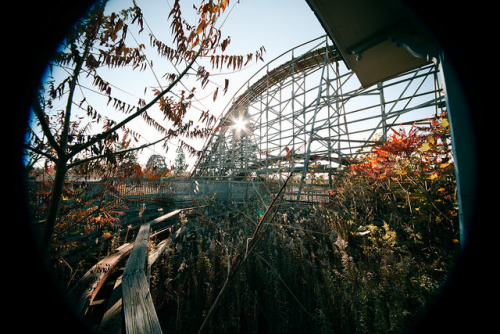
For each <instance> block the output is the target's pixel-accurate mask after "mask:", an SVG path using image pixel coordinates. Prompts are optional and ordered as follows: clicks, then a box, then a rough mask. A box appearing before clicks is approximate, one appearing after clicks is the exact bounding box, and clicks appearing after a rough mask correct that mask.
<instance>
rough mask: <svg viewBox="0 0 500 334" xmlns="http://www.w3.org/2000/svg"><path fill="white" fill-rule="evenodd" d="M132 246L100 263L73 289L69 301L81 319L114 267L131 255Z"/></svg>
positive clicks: (124, 247)
mask: <svg viewBox="0 0 500 334" xmlns="http://www.w3.org/2000/svg"><path fill="white" fill-rule="evenodd" d="M132 246H133V244H125V245H123V246H122V247H120V249H119V250H117V251H116V252H115V253H113V254H111V255H110V256H108V257H106V258H104V259H102V260H101V261H99V262H98V263H97V264H96V265H94V266H93V267H92V268H90V270H89V271H87V272H86V273H85V275H83V277H82V278H81V279H80V280H79V281H78V282H77V283H76V284H75V285H74V286H73V288H71V290H70V291H69V292H68V299H69V300H70V301H71V302H73V303H74V306H75V311H76V313H77V314H78V315H80V316H81V317H83V316H84V315H85V313H86V311H87V308H88V306H89V305H90V303H92V301H93V300H94V297H95V296H96V295H97V292H99V289H100V288H101V286H102V285H103V284H104V282H105V281H106V278H107V277H108V276H109V275H110V274H111V273H112V272H113V269H114V267H115V266H116V265H117V264H118V263H120V261H121V260H123V259H124V258H125V257H126V256H127V255H128V254H130V252H131V251H132Z"/></svg>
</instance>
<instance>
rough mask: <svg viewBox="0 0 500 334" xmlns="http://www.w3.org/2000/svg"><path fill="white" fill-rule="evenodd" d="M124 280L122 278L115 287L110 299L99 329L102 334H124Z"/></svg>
mask: <svg viewBox="0 0 500 334" xmlns="http://www.w3.org/2000/svg"><path fill="white" fill-rule="evenodd" d="M122 278H123V276H120V277H119V278H118V279H117V280H116V282H115V286H114V287H113V292H112V293H111V297H110V298H109V302H108V307H107V308H106V312H105V313H104V315H103V317H102V321H101V326H100V327H99V333H102V334H121V333H123V330H122V328H123V321H122V318H123V317H122V314H123V307H122V305H123V302H122Z"/></svg>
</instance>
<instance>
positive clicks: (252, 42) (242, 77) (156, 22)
mask: <svg viewBox="0 0 500 334" xmlns="http://www.w3.org/2000/svg"><path fill="white" fill-rule="evenodd" d="M173 2H174V1H173V0H137V1H136V3H137V5H138V6H139V7H141V9H142V11H143V14H144V17H145V20H146V22H147V24H148V27H147V28H146V29H145V32H143V34H142V37H140V38H141V39H142V43H145V44H146V46H149V40H148V33H149V32H148V31H147V30H148V29H149V28H150V29H151V31H152V32H153V33H154V34H155V36H156V37H157V38H159V39H162V40H164V41H170V40H171V37H170V22H168V21H167V17H168V14H169V12H170V10H171V8H172V4H173ZM194 2H198V1H181V11H182V14H183V16H184V17H185V18H186V20H188V21H189V22H192V24H195V23H196V21H195V17H194V15H193V14H194V11H193V8H192V4H193V3H194ZM128 3H130V4H131V3H132V1H128V0H126V1H124V0H111V1H110V2H109V4H108V6H107V10H109V11H118V10H120V9H121V8H124V7H128V6H129V5H128ZM226 16H227V17H226ZM224 20H225V21H224ZM223 21H224V24H223V26H222V31H223V37H225V36H230V37H231V44H230V45H229V46H228V48H227V49H226V52H225V53H226V54H228V55H233V54H234V55H246V54H248V53H253V52H255V50H257V49H259V48H260V47H261V46H264V47H265V49H266V54H265V55H264V60H265V62H268V61H270V60H272V59H274V58H275V57H276V56H278V55H280V54H281V53H283V52H285V51H287V50H289V49H291V48H293V47H295V46H297V45H299V44H301V43H304V42H307V41H309V40H311V39H314V38H316V37H319V36H321V35H324V34H325V32H324V30H323V28H322V27H321V25H320V24H319V22H318V20H317V19H316V17H315V15H314V13H313V12H312V11H311V9H310V8H309V6H308V5H307V3H306V1H305V0H240V1H235V0H232V1H230V2H229V6H228V8H227V9H226V14H225V15H224V16H223V17H222V18H221V19H220V20H219V25H220V24H222V22H223ZM136 37H137V38H139V37H138V36H136ZM153 58H154V55H151V59H152V60H153V64H154V66H153V69H154V71H155V72H156V75H157V76H158V77H161V76H162V75H163V74H164V73H165V72H166V71H173V70H172V69H171V68H169V66H171V65H170V64H165V63H166V62H167V61H166V60H162V59H159V58H158V59H153ZM263 65H264V63H262V62H259V63H255V62H252V63H251V65H249V66H248V67H247V68H246V69H244V70H242V71H240V72H239V73H235V74H221V75H217V76H213V80H214V81H215V82H219V84H220V83H221V82H224V79H226V78H228V79H229V80H230V85H229V90H228V93H227V94H226V95H225V96H222V94H221V93H219V97H218V99H217V101H216V103H213V101H212V98H211V97H212V94H213V91H214V89H215V86H212V87H210V85H209V86H208V87H207V88H206V89H205V90H204V91H202V92H199V93H198V94H199V95H197V98H199V99H200V103H199V104H198V106H199V107H200V108H201V109H204V110H206V109H209V110H210V111H211V112H212V113H213V114H216V115H218V114H220V113H221V112H222V109H223V108H224V107H225V105H226V104H227V103H228V102H229V101H230V100H231V99H232V98H233V95H234V92H235V91H236V90H237V89H238V88H239V87H240V86H241V85H242V84H243V83H244V82H245V81H246V80H247V79H248V78H250V77H251V76H252V75H253V74H254V73H255V72H256V71H258V70H259V69H260V68H261V67H262V66H263ZM278 65H280V63H279V62H278V63H276V64H274V66H278ZM182 69H183V65H180V66H179V67H178V70H180V71H182ZM145 72H146V73H142V74H138V73H134V74H133V75H134V79H131V78H127V77H123V76H122V77H117V78H114V79H113V80H110V81H112V82H115V84H120V87H121V88H123V90H124V91H126V92H128V93H130V92H133V94H134V96H133V97H132V96H131V95H130V94H123V95H122V96H123V98H124V99H127V98H129V99H131V100H130V101H135V100H134V98H135V97H137V96H139V97H141V98H144V97H143V96H142V95H143V92H144V88H145V86H157V84H156V79H154V77H153V76H152V73H151V71H150V70H149V69H148V70H146V71H145ZM211 73H212V74H216V73H218V71H216V70H214V71H211ZM112 75H113V76H114V74H112ZM176 88H177V91H179V90H181V89H184V87H182V86H181V85H179V86H178V87H176ZM186 88H191V86H189V84H186ZM115 91H116V90H115ZM219 91H221V90H219ZM150 96H151V95H148V96H147V98H145V100H146V101H148V98H150ZM196 112H197V111H196V109H194V110H193V113H196ZM117 117H119V116H117ZM122 117H123V116H122ZM193 118H196V117H193ZM196 119H197V118H196ZM140 122H141V121H137V122H135V123H134V128H136V129H138V131H139V132H141V134H142V135H143V136H144V138H145V139H146V140H147V141H154V140H155V139H156V138H160V137H159V136H160V135H159V134H155V133H154V132H152V131H151V129H149V130H147V129H146V128H145V127H144V126H143V125H141V124H140ZM144 131H146V132H144ZM201 146H202V145H201V143H200V144H199V145H198V147H199V148H201ZM175 150H176V148H175V147H171V148H170V150H169V152H168V155H167V160H168V161H171V162H172V163H173V161H174V157H175ZM153 153H158V154H163V153H164V151H163V149H162V148H161V145H156V147H153V148H151V149H146V150H144V151H143V153H142V154H141V156H140V162H141V163H145V162H146V161H147V158H148V157H149V155H151V154H153ZM191 162H192V161H191Z"/></svg>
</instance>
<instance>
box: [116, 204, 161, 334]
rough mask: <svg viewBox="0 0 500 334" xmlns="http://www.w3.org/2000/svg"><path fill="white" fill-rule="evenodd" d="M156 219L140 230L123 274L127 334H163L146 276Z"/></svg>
mask: <svg viewBox="0 0 500 334" xmlns="http://www.w3.org/2000/svg"><path fill="white" fill-rule="evenodd" d="M167 215H168V214H167ZM167 215H165V216H167ZM165 216H162V217H159V218H157V219H160V218H164V217H165ZM157 219H155V220H154V221H151V222H149V223H146V224H143V225H142V226H141V228H140V229H139V232H138V233H137V237H136V239H135V242H134V248H133V249H132V252H131V253H130V256H129V259H128V261H127V265H126V267H125V271H124V273H123V280H122V293H123V313H124V319H125V331H126V333H162V330H161V327H160V322H159V320H158V316H157V315H156V311H155V308H154V304H153V300H152V298H151V293H150V291H149V283H148V281H147V279H146V274H145V268H146V265H147V263H146V256H147V251H148V242H149V233H150V227H151V224H152V223H154V222H156V221H157ZM164 219H166V218H164ZM162 220H163V219H162Z"/></svg>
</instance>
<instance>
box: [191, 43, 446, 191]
mask: <svg viewBox="0 0 500 334" xmlns="http://www.w3.org/2000/svg"><path fill="white" fill-rule="evenodd" d="M273 66H274V68H273ZM438 71H439V70H438V68H437V67H436V66H435V65H434V64H433V63H430V64H426V65H424V66H422V67H419V68H416V69H414V70H411V71H408V72H405V73H403V74H401V75H398V76H396V77H393V78H391V79H388V80H386V81H383V82H379V83H378V84H375V85H372V86H369V87H362V85H361V84H360V83H359V81H358V79H357V77H356V75H355V74H354V72H352V71H351V70H350V69H348V68H347V66H346V65H345V64H344V63H343V62H342V61H341V57H340V55H339V53H338V51H337V50H336V49H335V47H334V46H332V44H331V42H330V41H329V39H328V38H327V37H326V36H323V37H319V38H317V39H315V40H312V41H310V42H307V43H304V44H302V45H300V46H298V47H296V48H294V49H292V50H289V51H288V52H285V53H284V54H282V55H281V56H280V57H278V58H276V59H274V60H273V61H271V62H270V63H268V64H267V65H266V66H264V67H263V68H262V69H261V70H260V71H259V72H257V73H256V74H255V75H254V76H253V77H252V78H251V79H250V80H249V81H248V82H247V83H246V84H245V85H244V86H243V87H242V88H241V89H240V90H239V91H238V92H237V93H236V95H235V98H234V99H233V101H232V103H230V104H229V105H228V106H227V107H226V109H225V110H224V112H223V114H222V115H223V116H222V117H221V119H220V121H219V127H218V131H216V132H215V133H214V134H213V135H212V136H211V137H210V138H209V139H208V140H207V142H206V144H205V148H204V154H203V156H202V157H201V158H200V159H199V161H198V162H197V164H196V168H195V170H194V172H193V175H195V176H196V177H198V178H213V179H219V180H222V179H232V180H243V179H245V180H247V179H248V180H269V179H273V178H276V179H281V172H283V171H287V170H289V168H290V167H291V166H293V170H294V172H295V174H296V179H297V180H295V181H294V182H292V186H291V187H290V188H291V189H292V190H291V191H292V193H293V194H292V197H294V196H295V197H296V198H297V199H299V197H300V196H301V195H303V194H304V191H305V189H306V188H311V187H307V184H310V185H312V183H313V180H315V181H316V182H314V183H315V184H323V185H324V186H326V187H328V186H330V187H331V186H332V184H333V182H334V176H335V175H336V174H337V173H339V172H341V171H342V170H343V168H345V167H346V166H348V165H349V164H350V163H351V162H353V161H356V159H359V158H360V157H361V156H362V154H363V153H366V152H367V151H368V150H369V149H370V147H371V146H373V145H374V144H375V143H376V142H378V141H384V140H386V138H387V136H388V134H390V131H391V128H399V127H405V126H411V125H412V124H414V122H416V124H423V123H426V122H427V121H426V119H428V118H430V117H433V116H434V115H436V114H440V113H441V111H442V110H441V109H442V108H444V106H445V102H444V96H443V92H442V88H441V85H440V82H439V75H438ZM299 176H300V177H299ZM318 178H319V179H321V180H322V182H318ZM299 179H300V181H299ZM294 184H295V185H294ZM316 188H318V187H316Z"/></svg>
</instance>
